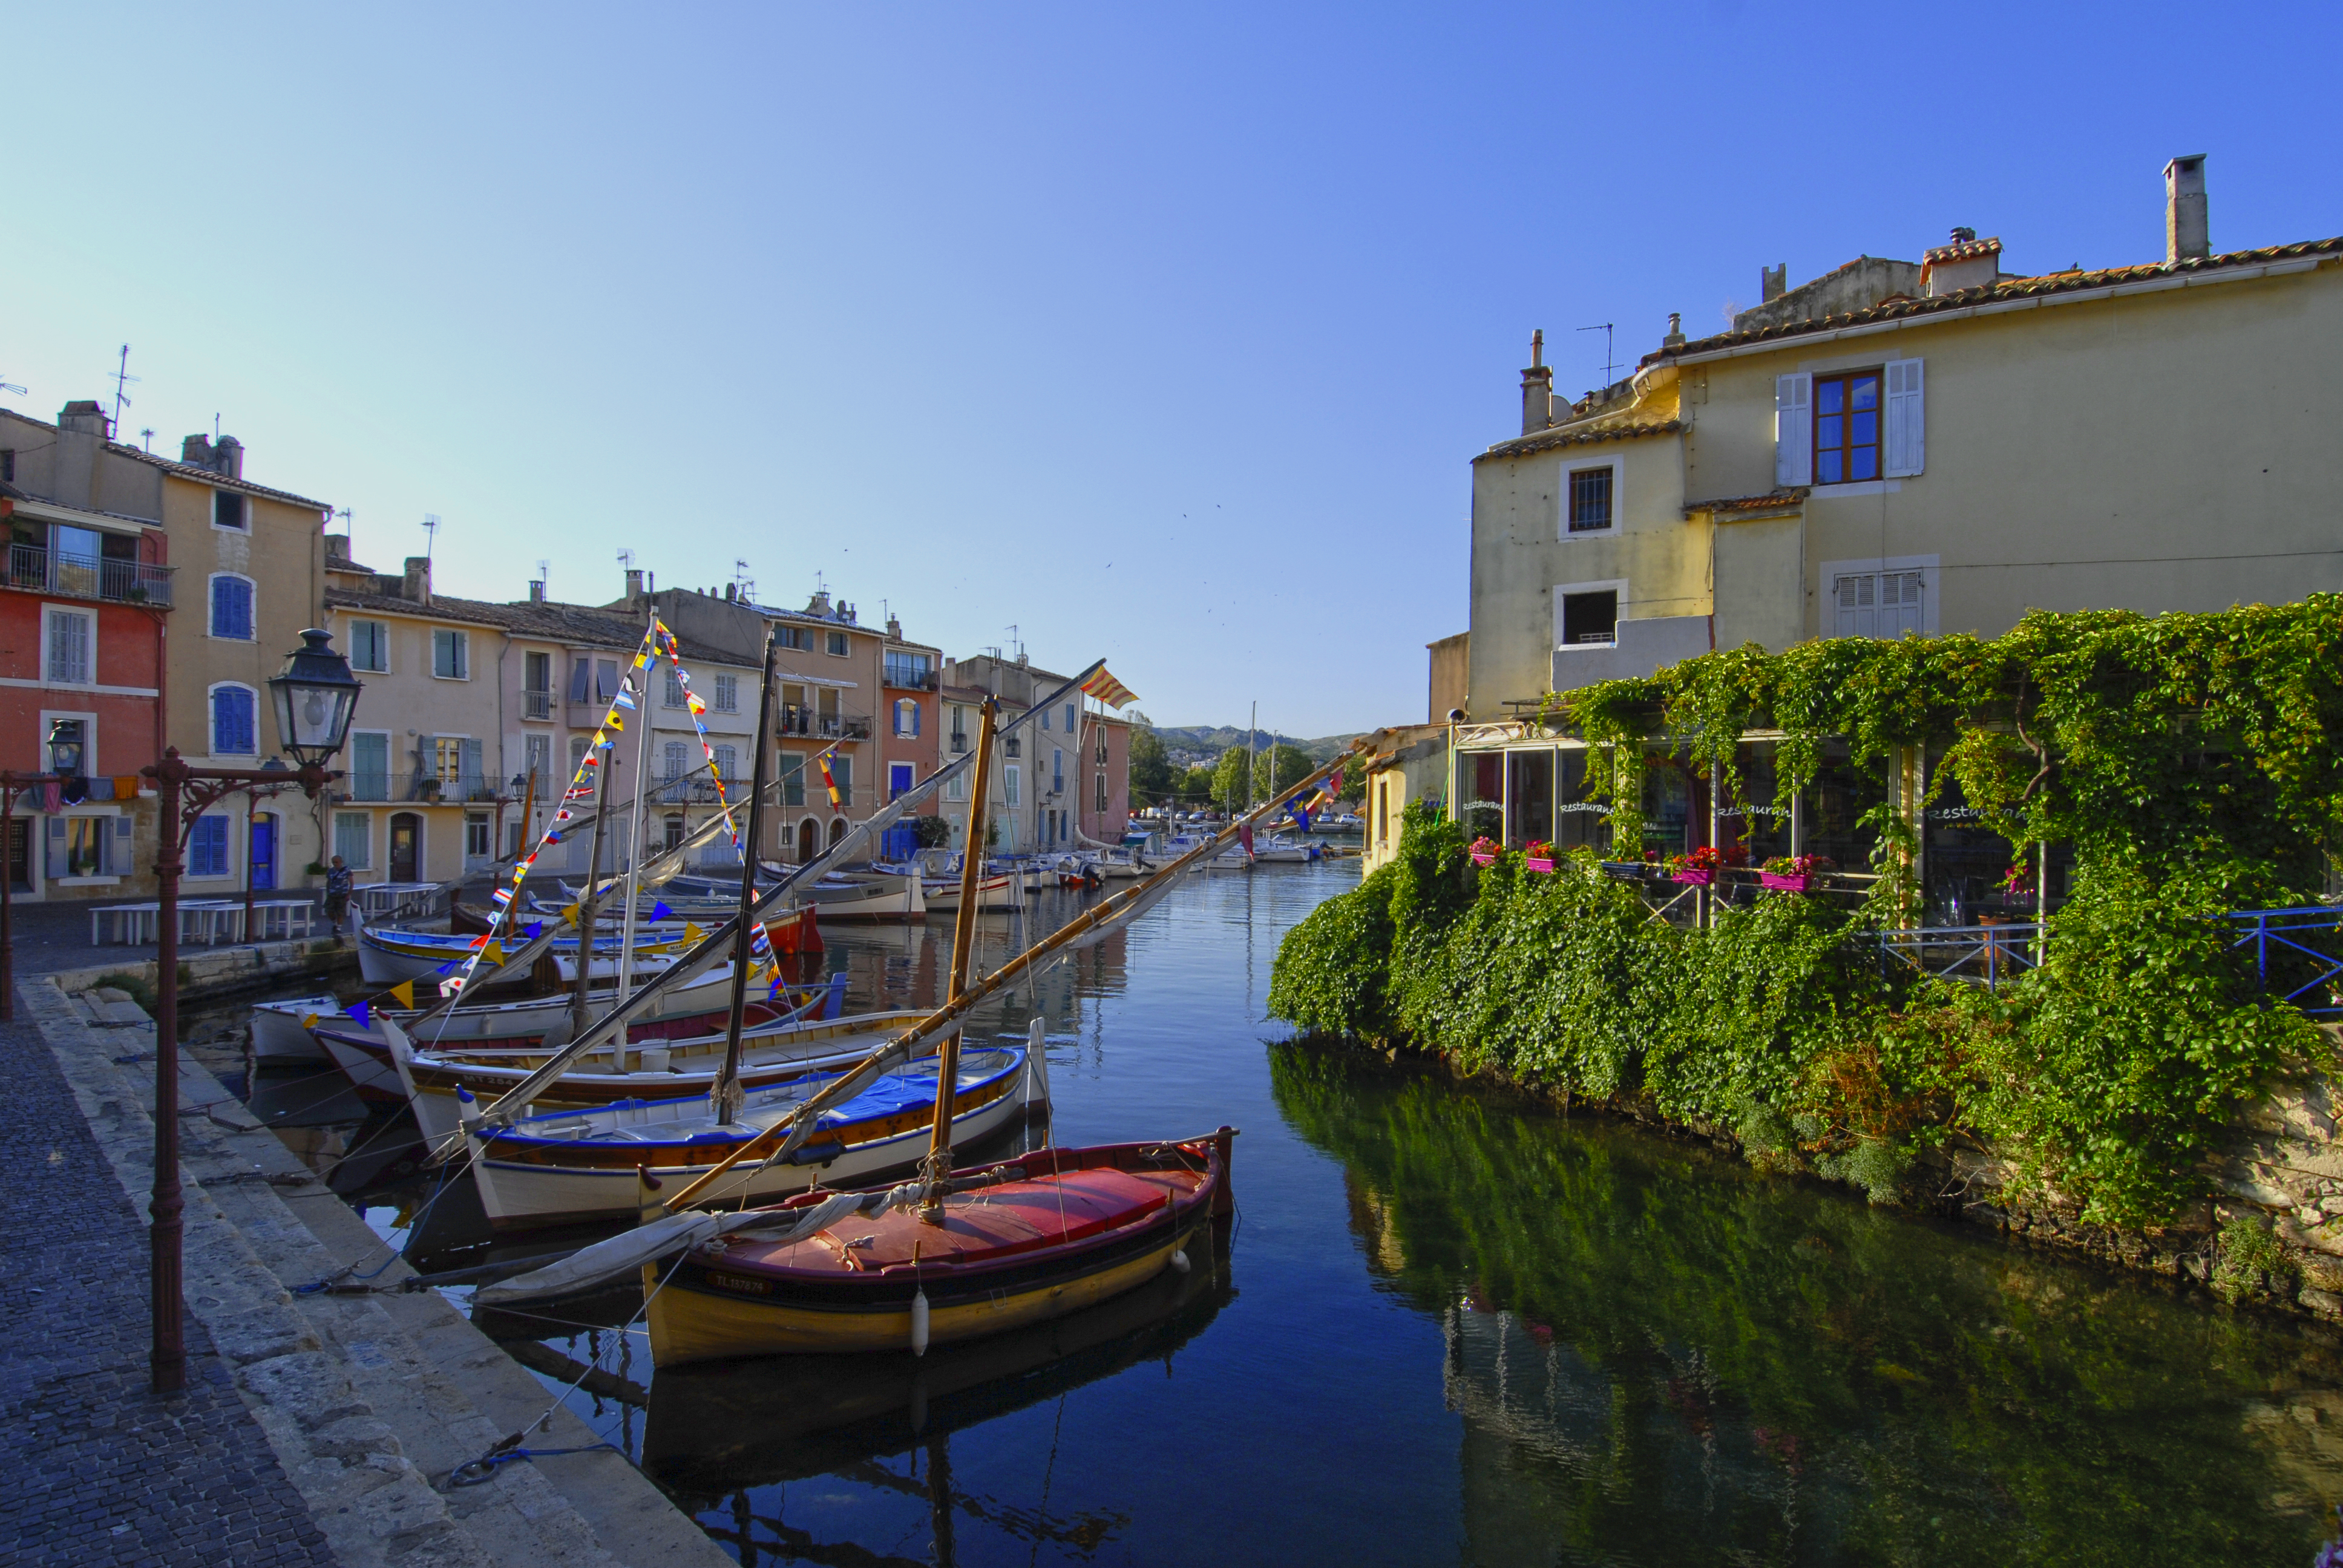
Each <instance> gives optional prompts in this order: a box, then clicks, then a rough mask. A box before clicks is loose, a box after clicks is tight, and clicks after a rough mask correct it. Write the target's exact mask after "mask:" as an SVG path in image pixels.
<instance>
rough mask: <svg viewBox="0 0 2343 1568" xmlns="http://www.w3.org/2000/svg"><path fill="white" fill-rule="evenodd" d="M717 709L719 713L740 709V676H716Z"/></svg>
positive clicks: (733, 711) (735, 711)
mask: <svg viewBox="0 0 2343 1568" xmlns="http://www.w3.org/2000/svg"><path fill="white" fill-rule="evenodd" d="M716 711H717V712H719V713H738V712H739V711H740V678H739V676H737V675H719V676H718V677H717V678H716Z"/></svg>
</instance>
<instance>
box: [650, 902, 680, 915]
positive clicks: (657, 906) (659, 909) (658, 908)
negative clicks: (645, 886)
mask: <svg viewBox="0 0 2343 1568" xmlns="http://www.w3.org/2000/svg"><path fill="white" fill-rule="evenodd" d="M674 918H675V911H674V910H670V909H669V908H668V907H667V900H665V899H659V900H655V901H653V903H652V904H651V919H653V920H673V919H674Z"/></svg>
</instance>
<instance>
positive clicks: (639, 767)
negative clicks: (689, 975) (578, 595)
mask: <svg viewBox="0 0 2343 1568" xmlns="http://www.w3.org/2000/svg"><path fill="white" fill-rule="evenodd" d="M643 637H644V638H645V640H647V641H649V643H650V645H651V657H650V662H649V664H646V665H644V666H643V689H642V691H641V692H640V693H639V695H638V696H637V698H636V699H635V815H634V823H633V826H631V827H629V828H628V829H627V912H626V916H625V918H624V919H623V920H620V921H619V924H618V994H619V995H620V996H625V995H626V994H627V993H628V991H630V990H634V989H635V906H636V905H637V904H639V903H641V902H642V898H643V791H644V789H645V787H646V786H647V785H648V784H649V782H650V770H651V769H650V760H651V669H652V668H653V666H655V665H657V664H658V663H659V613H658V612H657V611H656V610H654V611H653V612H652V613H651V624H650V625H649V627H646V628H644V629H643ZM610 1050H611V1051H612V1053H613V1054H612V1055H611V1058H610V1060H611V1064H612V1065H613V1066H615V1067H616V1068H617V1069H618V1070H619V1071H620V1072H624V1071H626V1070H627V1025H626V1020H623V1019H622V1020H619V1022H618V1032H617V1033H616V1034H613V1035H612V1036H611V1037H610Z"/></svg>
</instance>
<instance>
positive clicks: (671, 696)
mask: <svg viewBox="0 0 2343 1568" xmlns="http://www.w3.org/2000/svg"><path fill="white" fill-rule="evenodd" d="M661 700H662V701H664V702H665V703H666V704H667V706H669V708H681V707H682V706H683V678H682V677H681V676H679V675H678V674H676V672H675V668H674V667H673V666H672V665H670V666H669V667H668V670H667V690H666V691H665V692H663V693H662V694H661Z"/></svg>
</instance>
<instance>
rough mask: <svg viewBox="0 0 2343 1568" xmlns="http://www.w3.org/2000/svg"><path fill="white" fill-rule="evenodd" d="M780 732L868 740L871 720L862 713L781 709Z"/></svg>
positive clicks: (827, 738)
mask: <svg viewBox="0 0 2343 1568" xmlns="http://www.w3.org/2000/svg"><path fill="white" fill-rule="evenodd" d="M779 729H780V732H781V733H782V734H784V735H803V736H807V737H809V738H812V739H821V740H868V739H870V719H867V718H865V717H864V716H863V715H861V714H860V713H817V712H815V711H814V710H813V709H810V708H798V707H794V706H792V707H786V708H783V709H781V717H780V725H779Z"/></svg>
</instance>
